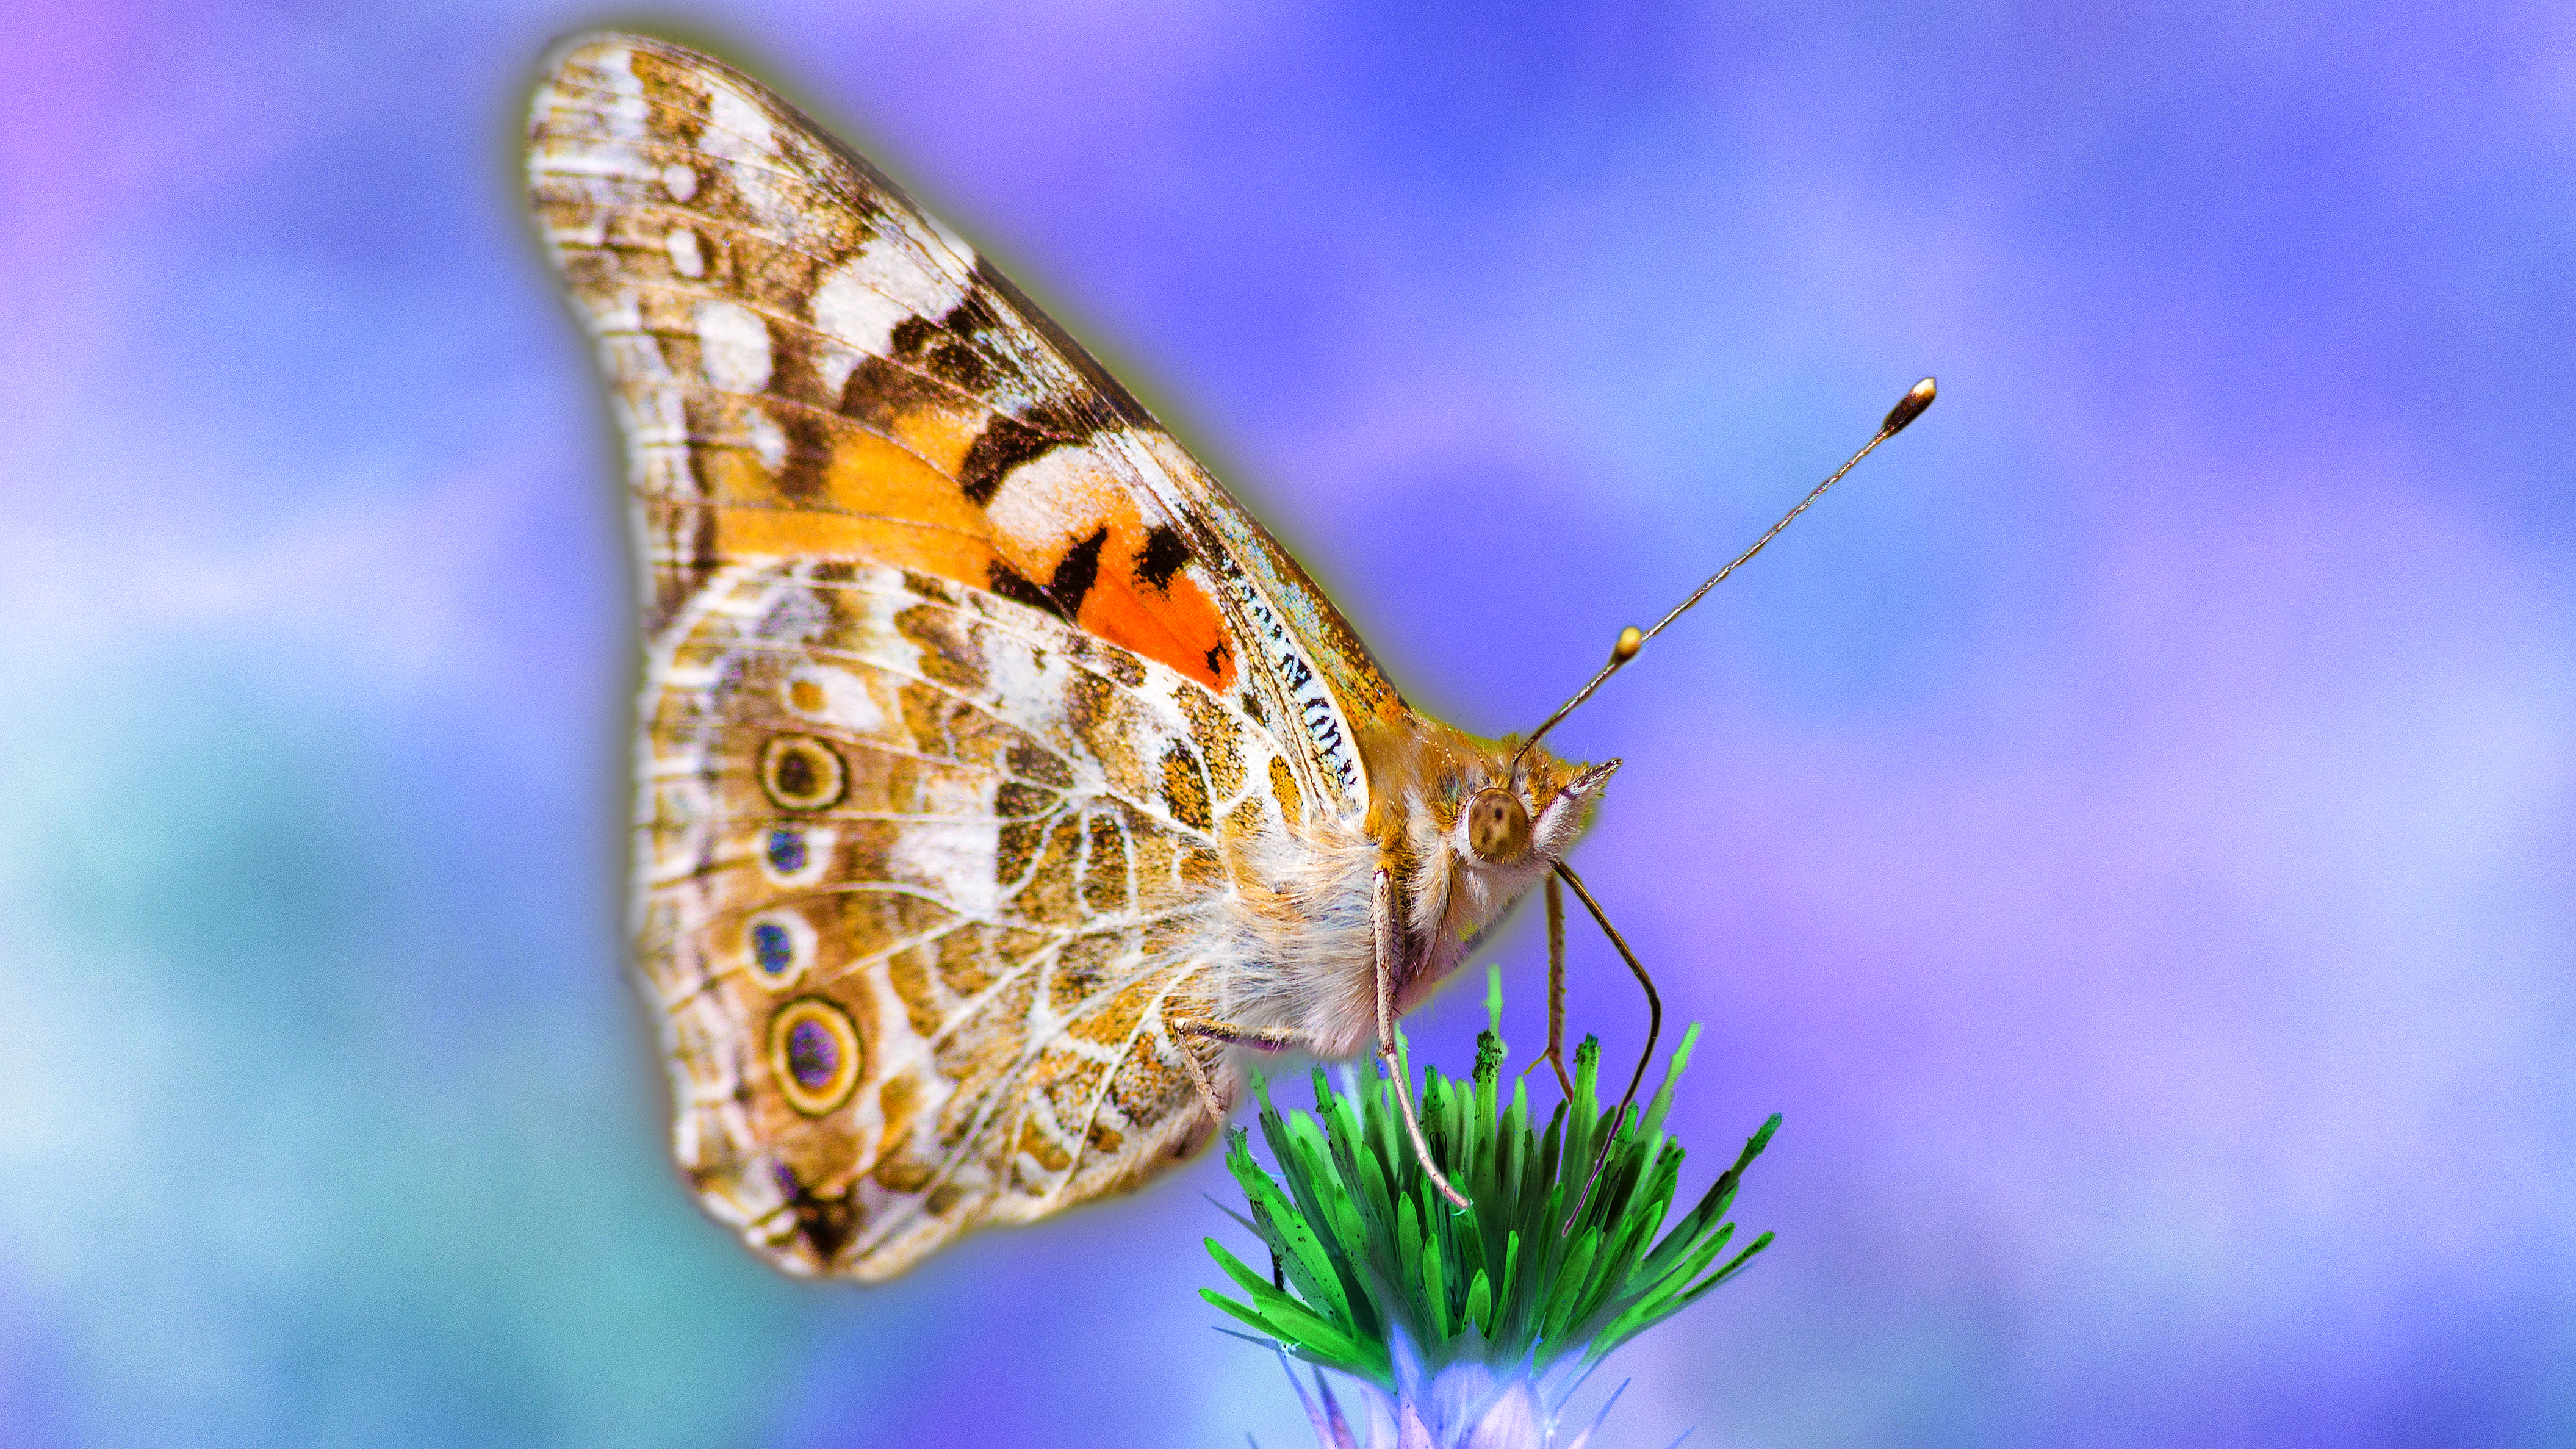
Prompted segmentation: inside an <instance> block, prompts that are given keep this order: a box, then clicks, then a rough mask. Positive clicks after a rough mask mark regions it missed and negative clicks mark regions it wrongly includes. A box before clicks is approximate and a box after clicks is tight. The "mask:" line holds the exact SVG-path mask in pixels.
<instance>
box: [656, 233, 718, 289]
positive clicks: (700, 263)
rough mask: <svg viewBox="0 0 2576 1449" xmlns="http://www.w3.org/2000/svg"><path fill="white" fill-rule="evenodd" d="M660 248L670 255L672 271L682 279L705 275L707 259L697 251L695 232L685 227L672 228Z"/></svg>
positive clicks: (696, 235)
mask: <svg viewBox="0 0 2576 1449" xmlns="http://www.w3.org/2000/svg"><path fill="white" fill-rule="evenodd" d="M662 246H663V248H664V249H665V250H667V251H669V252H670V254H671V270H672V271H675V272H678V273H679V274H680V275H681V276H684V277H703V276H705V275H706V274H707V259H706V257H705V256H704V255H703V254H702V253H700V252H699V251H698V234H697V233H696V232H693V231H691V230H689V229H688V228H687V227H685V226H682V227H674V228H672V229H671V234H670V235H669V236H667V237H664V238H663V239H662Z"/></svg>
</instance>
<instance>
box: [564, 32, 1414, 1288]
mask: <svg viewBox="0 0 2576 1449" xmlns="http://www.w3.org/2000/svg"><path fill="white" fill-rule="evenodd" d="M529 171H530V182H531V188H532V192H533V203H534V207H535V210H536V212H537V216H538V221H539V225H540V228H541V231H542V233H543V235H544V238H545V240H546V242H547V244H548V247H549V249H550V251H551V252H552V254H553V256H554V257H555V259H556V261H557V263H558V265H559V267H560V268H561V270H562V273H563V275H564V277H565V279H566V283H567V286H568V289H569V290H570V292H571V294H572V296H573V299H574V302H575V306H576V310H577V311H578V312H579V314H580V315H581V316H582V318H583V320H584V322H585V323H586V324H587V325H588V326H589V328H590V329H591V331H592V332H593V333H594V335H595V336H596V338H597V340H598V343H599V349H600V355H601V357H602V359H603V363H604V367H605V370H606V372H607V374H608V377H609V380H610V383H611V388H612V395H613V399H614V403H615V407H616V411H617V415H618V418H619V422H620V424H621V427H622V428H623V430H624V432H625V434H626V439H627V445H628V452H629V463H630V483H631V491H632V498H633V508H634V521H635V531H636V537H637V539H638V543H639V549H640V552H641V557H642V563H643V569H644V579H643V582H644V597H643V612H644V625H645V631H646V639H647V650H648V660H647V668H646V678H645V683H644V690H643V697H642V701H641V713H642V718H641V743H640V746H639V758H638V769H639V772H640V775H641V779H640V782H639V784H640V789H639V799H638V849H637V856H638V864H637V869H638V872H639V882H638V900H637V910H638V914H639V919H638V923H637V941H638V959H639V965H640V967H641V970H642V973H643V975H644V978H645V982H646V987H647V990H648V993H649V994H650V996H651V998H652V999H653V1001H654V1002H655V1004H656V1005H657V1006H658V1007H659V1008H660V1010H661V1013H662V1032H663V1038H664V1046H665V1049H666V1052H667V1055H668V1059H669V1064H670V1069H671V1074H672V1079H673V1084H674V1092H675V1096H676V1098H677V1109H676V1116H675V1126H674V1145H675V1152H676V1155H677V1157H678V1159H679V1161H680V1163H681V1165H682V1167H683V1169H684V1170H685V1171H686V1172H687V1173H688V1174H689V1176H690V1178H691V1180H692V1181H693V1183H694V1184H695V1185H696V1187H697V1189H698V1191H699V1193H700V1195H701V1198H702V1200H703V1201H704V1202H705V1203H706V1204H707V1205H708V1207H709V1209H710V1210H711V1211H713V1212H714V1213H715V1214H716V1215H718V1216H719V1217H721V1218H723V1219H725V1220H726V1221H729V1222H731V1223H733V1224H735V1225H736V1226H738V1227H739V1228H740V1229H741V1230H742V1231H743V1232H744V1234H745V1236H746V1238H747V1239H748V1240H749V1241H751V1242H752V1243H753V1245H754V1246H756V1247H758V1248H759V1249H761V1250H762V1251H763V1252H765V1253H766V1254H768V1255H769V1256H770V1257H771V1259H772V1260H773V1261H775V1262H777V1263H779V1264H780V1265H781V1266H783V1267H786V1268H789V1269H790V1270H793V1271H802V1272H830V1273H842V1274H848V1275H851V1276H856V1277H861V1278H870V1279H874V1278H882V1277H885V1276H889V1275H891V1274H893V1273H896V1272H899V1271H901V1270H902V1269H903V1268H904V1267H906V1266H908V1265H909V1264H910V1263H912V1262H913V1261H915V1260H917V1259H918V1258H919V1257H920V1256H921V1255H922V1254H924V1253H927V1252H929V1251H931V1250H932V1249H933V1248H935V1247H937V1246H938V1245H939V1244H940V1243H942V1242H945V1241H946V1240H947V1239H948V1238H950V1237H952V1236H954V1235H955V1234H956V1233H958V1232H960V1231H963V1230H964V1229H965V1228H967V1227H971V1226H973V1225H974V1224H975V1223H977V1222H981V1221H986V1220H1019V1219H1026V1218H1031V1217H1036V1216H1039V1215H1042V1214H1044V1213H1046V1212H1049V1211H1052V1210H1054V1209H1055V1208H1057V1207H1061V1206H1064V1205H1066V1204H1068V1203H1071V1202H1076V1201H1080V1200H1082V1199H1084V1198H1087V1197H1089V1196H1093V1195H1096V1194H1098V1193H1100V1192H1104V1191H1109V1190H1112V1189H1115V1188H1117V1187H1120V1186H1124V1185H1127V1184H1130V1183H1133V1182H1135V1181H1138V1180H1141V1179H1142V1178H1143V1177H1145V1176H1147V1175H1150V1174H1151V1173H1152V1172H1154V1171H1155V1170H1157V1169H1158V1168H1159V1166H1160V1165H1161V1164H1163V1163H1165V1162H1167V1161H1169V1160H1170V1159H1171V1157H1172V1156H1173V1155H1175V1154H1176V1153H1183V1152H1185V1151H1186V1150H1187V1149H1188V1148H1189V1147H1190V1146H1191V1145H1192V1138H1193V1136H1194V1134H1196V1133H1198V1132H1200V1131H1203V1130H1204V1128H1205V1125H1206V1124H1205V1121H1204V1114H1202V1113H1200V1112H1198V1110H1197V1106H1196V1102H1195V1098H1194V1094H1193V1093H1192V1091H1191V1089H1190V1088H1189V1086H1188V1084H1187V1077H1186V1075H1185V1073H1184V1069H1183V1067H1182V1063H1181V1058H1180V1056H1179V1051H1180V1048H1179V1047H1178V1046H1177V1045H1176V1044H1175V1042H1174V1040H1173V1039H1172V1037H1171V1034H1170V1031H1169V1027H1168V1018H1169V1017H1170V1016H1172V1015H1176V1014H1182V1013H1183V1012H1184V1011H1185V1010H1186V1011H1187V1012H1192V1013H1197V1014H1207V1013H1208V1011H1209V1005H1210V1003H1211V1002H1212V1001H1213V1000H1215V999H1216V992H1215V989H1214V986H1215V983H1214V981H1213V979H1212V978H1213V976H1214V974H1215V973H1217V972H1219V971H1221V970H1222V968H1223V964H1224V963H1223V961H1222V959H1219V958H1218V957H1215V956H1212V955H1211V954H1210V952H1211V949H1212V948H1211V947H1209V946H1208V945H1207V944H1206V943H1207V942H1209V941H1210V940H1211V939H1215V938H1216V935H1215V933H1214V932H1213V931H1212V929H1211V924H1210V923H1211V919H1212V916H1213V915H1214V914H1215V913H1218V912H1221V911H1223V910H1224V909H1226V908H1227V907H1228V905H1229V903H1239V901H1240V898H1241V894H1242V891H1243V889H1244V887H1243V885H1242V882H1241V879H1240V876H1241V871H1240V869H1239V867H1237V866H1234V865H1233V864H1232V863H1234V862H1241V861H1244V860H1247V859H1251V858H1254V857H1255V856H1258V855H1260V854H1261V853H1262V852H1263V851H1265V850H1270V849H1272V848H1273V847H1275V845H1276V843H1277V842H1278V841H1279V840H1280V839H1282V838H1284V833H1285V832H1289V831H1290V830H1291V829H1292V827H1293V826H1294V824H1295V823H1296V822H1299V821H1301V820H1303V819H1305V818H1307V816H1308V815H1309V813H1310V812H1314V811H1331V812H1335V813H1345V814H1346V813H1350V812H1353V811H1356V810H1357V809H1359V808H1362V807H1364V805H1365V803H1366V790H1367V785H1366V780H1365V776H1364V775H1363V774H1362V773H1361V771H1360V766H1359V760H1358V755H1357V751H1356V748H1355V747H1354V745H1353V743H1352V741H1351V726H1352V722H1353V720H1355V719H1361V718H1366V717H1368V716H1370V715H1372V714H1375V713H1379V712H1383V711H1388V710H1400V709H1401V707H1402V706H1401V703H1400V701H1398V700H1397V698H1396V696H1395V694H1394V692H1393V691H1392V690H1391V689H1389V688H1387V687H1386V685H1385V684H1384V681H1383V680H1381V679H1380V678H1379V677H1378V675H1377V673H1376V670H1375V668H1374V666H1373V665H1371V664H1370V662H1369V660H1368V657H1367V655H1366V653H1365V651H1364V650H1362V649H1361V648H1360V647H1359V645H1358V643H1357V641H1356V639H1355V638H1353V637H1352V635H1351V634H1350V631H1349V629H1348V627H1347V625H1346V624H1344V623H1343V622H1342V620H1341V619H1340V618H1339V616H1338V615H1336V614H1335V613H1334V612H1333V611H1332V609H1331V607H1330V605H1329V604H1327V603H1325V602H1324V600H1323V599H1322V597H1321V595H1320V594H1319V593H1317V592H1316V591H1315V589H1314V588H1313V586H1312V584H1311V583H1310V582H1308V581H1307V580H1306V579H1305V577H1304V575H1303V574H1301V573H1299V572H1298V571H1297V569H1296V566H1295V564H1294V562H1293V561H1291V560H1289V559H1288V558H1287V556H1286V555H1285V553H1284V552H1282V551H1281V550H1279V549H1278V548H1277V546H1276V545H1275V544H1274V543H1272V542H1271V541H1270V539H1269V538H1268V536H1267V535H1266V534H1264V533H1263V532H1262V531H1261V530H1260V528H1259V527H1258V525H1257V524H1255V523H1254V522H1253V521H1252V520H1251V519H1250V518H1249V516H1248V515H1246V514H1244V513H1243V512H1242V510H1241V509H1240V508H1239V507H1237V506H1236V505H1234V504H1233V502H1232V501H1231V500H1230V499H1228V498H1227V497H1226V496H1225V494H1224V493H1223V491H1222V490H1221V489H1219V488H1218V487H1217V485H1216V484H1215V483H1214V482H1213V480H1211V479H1210V478H1208V476H1207V475H1206V473H1205V472H1204V471H1203V470H1201V469H1199V468H1198V466H1197V465H1196V464H1195V463H1194V462H1192V461H1191V460H1190V459H1189V458H1188V456H1187V454H1186V453H1184V452H1183V451H1182V450H1181V449H1180V448H1179V447H1178V446H1177V445H1176V444H1174V443H1173V442H1172V441H1171V439H1170V438H1169V437H1168V436H1167V435H1165V434H1164V433H1163V432H1162V431H1161V430H1160V429H1159V428H1157V427H1155V426H1154V424H1153V423H1152V421H1151V419H1150V418H1149V417H1148V416H1147V415H1146V414H1145V412H1144V410H1143V409H1142V408H1141V407H1139V406H1137V404H1136V403H1135V402H1134V400H1133V399H1132V398H1130V397H1129V396H1128V395H1127V394H1126V393H1125V392H1124V391H1123V390H1121V389H1120V388H1118V386H1117V385H1116V384H1115V383H1114V382H1112V381H1110V380H1109V378H1108V377H1107V376H1106V374H1104V373H1103V372H1102V371H1101V370H1100V369H1099V367H1098V366H1097V365H1096V364H1095V363H1093V362H1092V361H1091V360H1090V359H1088V358H1087V357H1085V356H1084V355H1083V354H1082V353H1081V351H1080V350H1079V349H1078V348H1076V347H1074V346H1073V344H1072V343H1070V342H1069V341H1067V340H1066V339H1065V338H1064V337H1063V336H1062V334H1061V333H1060V332H1059V331H1057V330H1056V329H1055V328H1054V326H1053V325H1052V324H1051V323H1049V322H1048V321H1047V320H1046V319H1045V318H1044V317H1043V316H1042V315H1041V314H1040V313H1038V311H1037V310H1036V309H1035V308H1034V307H1033V306H1031V305H1030V304H1029V303H1028V302H1027V301H1026V300H1025V299H1024V298H1023V297H1021V296H1020V294H1019V293H1018V292H1016V291H1015V290H1013V289H1012V288H1011V287H1010V285H1009V284H1008V283H1007V282H1005V281H1003V280H1002V279H1001V278H1000V277H999V276H997V275H996V274H995V273H994V272H993V271H992V269H991V268H989V267H988V266H986V265H985V264H984V263H982V262H981V261H980V260H979V259H977V258H976V257H975V255H974V253H973V252H972V250H971V249H969V248H968V247H967V246H966V245H965V244H964V243H963V242H961V241H959V240H957V239H956V238H955V237H954V236H953V235H951V234H949V233H948V232H947V231H945V229H943V228H941V227H940V226H939V225H938V224H937V223H936V222H934V221H932V220H931V219H930V218H928V217H927V216H926V215H924V214H923V213H922V212H921V211H920V210H919V208H917V207H915V206H914V205H913V204H912V203H911V202H910V201H909V200H907V199H906V198H905V197H904V196H903V195H902V194H901V193H900V192H899V191H897V190H896V189H895V188H894V187H893V186H892V185H891V184H890V183H888V182H887V181H886V180H885V179H884V178H883V177H881V176H879V175H878V174H877V173H876V172H875V171H873V170H872V169H871V168H869V167H868V166H867V165H866V163H864V162H862V161H860V160H858V159H857V158H855V157H853V156H850V155H849V154H848V153H846V152H844V151H842V150H841V149H840V148H838V147H837V146H836V145H834V144H833V143H832V142H831V140H830V139H829V138H828V137H826V136H825V135H824V134H823V133H822V132H821V131H820V130H819V129H817V128H816V127H814V126H813V125H812V123H810V122H808V121H806V120H805V119H804V118H803V117H801V116H799V115H798V114H797V113H796V112H795V111H794V110H793V109H792V108H790V107H788V106H787V105H786V104H785V103H784V102H782V101H779V100H778V99H777V98H775V97H774V96H771V95H770V94H769V93H768V92H766V91H765V90H763V89H762V88H761V87H759V86H758V85H757V84H756V83H754V82H752V81H750V80H749V79H747V78H745V77H742V76H740V75H738V74H736V73H734V72H732V71H730V70H728V69H726V68H724V67H723V66H721V65H719V64H717V63H716V62H714V61H712V60H709V59H707V58H706V57H703V56H699V55H696V54H694V53H691V52H688V51H685V50H681V49H678V48H676V47H671V46H668V45H664V44H661V43H658V42H653V41H647V40H640V39H633V38H627V37H618V36H604V37H594V38H590V39H586V40H582V41H578V42H575V43H573V44H572V45H570V46H569V47H567V48H566V49H565V50H564V51H562V52H561V53H560V54H559V55H558V56H557V58H556V60H555V62H554V63H553V66H552V69H551V72H550V74H549V77H548V79H547V80H546V82H545V83H544V85H543V86H542V87H541V88H540V91H539V93H538V97H537V101H536V106H535V114H534V118H533V122H532V128H531V141H530V156H529ZM1217 949H1221V948H1217Z"/></svg>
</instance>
